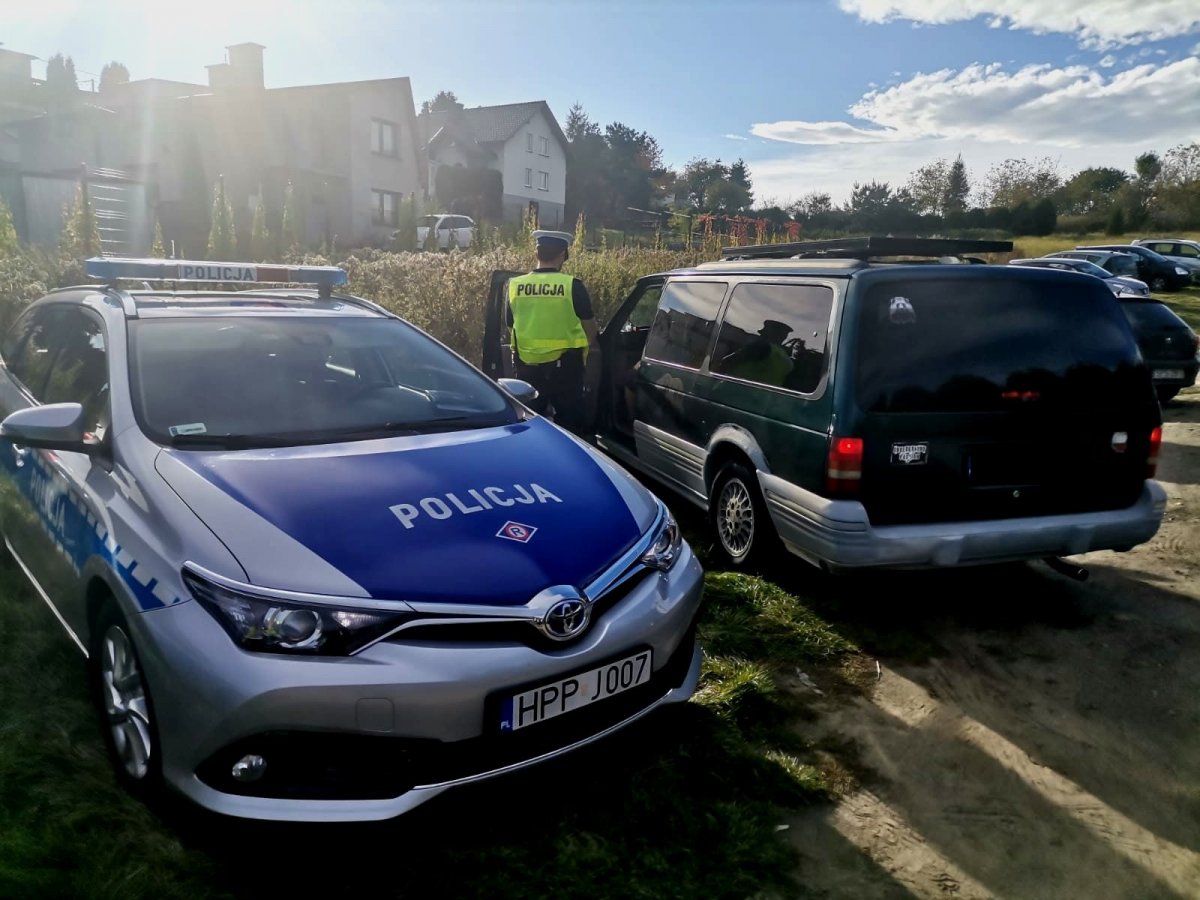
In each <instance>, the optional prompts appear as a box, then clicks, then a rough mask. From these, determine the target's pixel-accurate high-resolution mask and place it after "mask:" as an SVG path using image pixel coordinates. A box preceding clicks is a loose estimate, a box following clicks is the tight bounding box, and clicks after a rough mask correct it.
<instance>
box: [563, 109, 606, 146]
mask: <svg viewBox="0 0 1200 900" xmlns="http://www.w3.org/2000/svg"><path fill="white" fill-rule="evenodd" d="M565 133H566V135H567V140H568V141H570V142H571V143H572V144H574V143H576V142H578V141H581V140H583V139H584V138H588V137H596V138H598V137H600V126H599V125H597V124H596V123H595V122H593V121H592V120H591V119H589V118H588V115H587V113H586V112H584V110H583V106H581V105H580V104H579V103H576V104H575V105H574V106H572V107H571V110H570V112H568V113H567V127H566V129H565Z"/></svg>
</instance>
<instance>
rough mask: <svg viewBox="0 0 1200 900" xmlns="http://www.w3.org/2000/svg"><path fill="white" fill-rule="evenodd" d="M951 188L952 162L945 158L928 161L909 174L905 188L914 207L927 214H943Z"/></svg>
mask: <svg viewBox="0 0 1200 900" xmlns="http://www.w3.org/2000/svg"><path fill="white" fill-rule="evenodd" d="M949 188H950V164H949V163H948V162H946V160H944V159H935V160H934V161H933V162H931V163H926V164H925V165H923V166H921V167H920V168H919V169H917V170H916V171H914V172H913V173H912V174H911V175H909V176H908V183H907V184H906V185H905V189H906V190H907V191H908V192H909V194H910V195H911V196H912V198H913V207H914V208H915V209H916V211H917V212H919V213H923V214H925V215H941V213H942V208H943V207H944V206H945V203H946V197H947V196H948V193H949Z"/></svg>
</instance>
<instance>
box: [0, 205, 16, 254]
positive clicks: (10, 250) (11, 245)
mask: <svg viewBox="0 0 1200 900" xmlns="http://www.w3.org/2000/svg"><path fill="white" fill-rule="evenodd" d="M20 249H21V245H20V242H19V241H18V240H17V227H16V226H15V225H14V224H13V217H12V210H10V209H9V208H8V204H7V203H5V202H4V198H3V197H0V256H11V255H13V254H15V253H16V252H17V251H18V250H20Z"/></svg>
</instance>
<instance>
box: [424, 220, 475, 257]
mask: <svg viewBox="0 0 1200 900" xmlns="http://www.w3.org/2000/svg"><path fill="white" fill-rule="evenodd" d="M431 228H432V229H433V233H434V234H435V235H437V248H436V249H438V250H449V249H450V248H451V247H461V248H462V249H464V250H465V249H466V248H467V247H470V246H471V243H472V241H474V240H475V222H474V220H473V219H472V218H471V217H470V216H450V215H429V216H422V217H421V222H420V224H418V225H417V249H418V250H425V249H426V243H427V242H428V240H429V230H430V229H431ZM428 249H430V250H432V249H435V248H434V247H432V246H430V247H429V248H428Z"/></svg>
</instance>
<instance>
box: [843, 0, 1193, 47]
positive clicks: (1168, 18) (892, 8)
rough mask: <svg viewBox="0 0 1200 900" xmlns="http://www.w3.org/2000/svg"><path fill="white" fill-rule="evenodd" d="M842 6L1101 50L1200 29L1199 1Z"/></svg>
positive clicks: (847, 1)
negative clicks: (1068, 38)
mask: <svg viewBox="0 0 1200 900" xmlns="http://www.w3.org/2000/svg"><path fill="white" fill-rule="evenodd" d="M838 5H839V6H840V7H841V8H842V10H843V11H845V12H848V13H852V14H854V15H857V16H858V17H859V18H860V19H862V20H863V21H865V22H890V21H893V20H896V19H904V20H907V21H910V22H912V23H914V24H919V25H944V24H947V23H949V22H963V21H967V20H970V19H974V18H976V17H978V16H987V17H988V24H989V25H990V26H991V27H993V28H997V27H1002V26H1007V27H1008V28H1010V29H1020V30H1026V31H1032V32H1034V33H1036V34H1046V33H1058V34H1068V35H1072V36H1074V37H1075V38H1076V39H1077V40H1078V41H1079V42H1080V43H1081V44H1083V45H1084V46H1088V47H1097V48H1107V47H1115V46H1120V45H1123V44H1140V43H1143V42H1145V41H1157V40H1163V39H1164V38H1173V37H1179V36H1180V35H1184V34H1189V33H1191V32H1194V31H1200V3H1196V2H1194V0H838Z"/></svg>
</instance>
